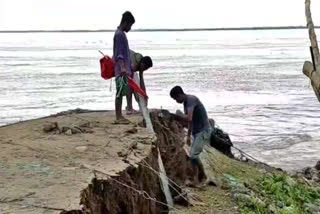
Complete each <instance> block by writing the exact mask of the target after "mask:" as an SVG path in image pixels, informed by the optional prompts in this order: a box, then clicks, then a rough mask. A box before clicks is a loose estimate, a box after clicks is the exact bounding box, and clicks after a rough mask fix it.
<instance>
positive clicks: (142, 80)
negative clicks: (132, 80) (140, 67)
mask: <svg viewBox="0 0 320 214" xmlns="http://www.w3.org/2000/svg"><path fill="white" fill-rule="evenodd" d="M139 77H140V88H141V89H142V90H143V91H144V92H146V86H145V84H144V79H143V71H139Z"/></svg>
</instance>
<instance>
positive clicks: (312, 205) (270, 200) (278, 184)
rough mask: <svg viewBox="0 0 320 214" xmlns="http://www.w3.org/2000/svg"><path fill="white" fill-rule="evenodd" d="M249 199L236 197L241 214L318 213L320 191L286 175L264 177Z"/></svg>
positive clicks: (251, 192) (253, 189)
mask: <svg viewBox="0 0 320 214" xmlns="http://www.w3.org/2000/svg"><path fill="white" fill-rule="evenodd" d="M251 189H252V190H251V191H250V194H249V195H246V196H247V197H244V196H242V197H239V195H238V196H237V197H236V198H237V201H238V203H239V209H240V213H252V214H253V213H261V214H264V213H277V214H301V213H318V210H319V208H320V191H319V190H317V189H316V188H312V187H309V186H307V185H306V184H303V183H299V182H298V181H296V180H294V179H293V178H291V177H289V176H288V175H286V174H272V175H266V176H263V177H262V178H261V179H260V180H258V182H257V183H256V185H255V187H254V188H251Z"/></svg>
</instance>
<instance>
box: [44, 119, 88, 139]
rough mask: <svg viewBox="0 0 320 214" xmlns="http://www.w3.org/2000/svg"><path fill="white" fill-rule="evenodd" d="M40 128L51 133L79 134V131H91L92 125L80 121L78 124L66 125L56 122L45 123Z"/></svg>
mask: <svg viewBox="0 0 320 214" xmlns="http://www.w3.org/2000/svg"><path fill="white" fill-rule="evenodd" d="M42 130H43V131H44V132H45V133H53V134H65V135H69V136H70V135H73V134H81V133H93V132H94V131H93V130H92V126H91V124H90V123H88V122H86V123H82V124H80V125H68V126H61V127H60V125H59V124H58V122H51V123H46V124H44V125H43V128H42Z"/></svg>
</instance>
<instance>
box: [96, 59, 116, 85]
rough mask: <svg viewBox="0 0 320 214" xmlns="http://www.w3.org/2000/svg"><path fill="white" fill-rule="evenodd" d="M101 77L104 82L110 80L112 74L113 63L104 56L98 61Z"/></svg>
mask: <svg viewBox="0 0 320 214" xmlns="http://www.w3.org/2000/svg"><path fill="white" fill-rule="evenodd" d="M100 68H101V77H102V78H103V79H105V80H107V79H111V78H112V77H114V76H115V74H114V62H113V60H112V58H110V57H108V56H104V57H102V58H101V59H100Z"/></svg>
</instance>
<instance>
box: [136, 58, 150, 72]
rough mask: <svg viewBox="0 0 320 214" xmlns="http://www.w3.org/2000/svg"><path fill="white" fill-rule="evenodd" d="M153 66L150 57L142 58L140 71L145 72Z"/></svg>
mask: <svg viewBox="0 0 320 214" xmlns="http://www.w3.org/2000/svg"><path fill="white" fill-rule="evenodd" d="M152 66H153V63H152V59H151V57H150V56H144V57H142V59H141V61H140V63H139V68H138V70H139V71H145V70H148V69H149V68H151V67H152Z"/></svg>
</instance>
